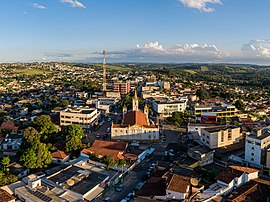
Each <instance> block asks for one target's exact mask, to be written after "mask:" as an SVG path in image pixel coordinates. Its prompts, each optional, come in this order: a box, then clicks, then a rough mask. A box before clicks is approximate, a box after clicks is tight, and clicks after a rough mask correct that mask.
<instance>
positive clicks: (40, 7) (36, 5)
mask: <svg viewBox="0 0 270 202" xmlns="http://www.w3.org/2000/svg"><path fill="white" fill-rule="evenodd" d="M33 7H34V8H37V9H46V7H45V6H43V5H41V4H37V3H34V4H33Z"/></svg>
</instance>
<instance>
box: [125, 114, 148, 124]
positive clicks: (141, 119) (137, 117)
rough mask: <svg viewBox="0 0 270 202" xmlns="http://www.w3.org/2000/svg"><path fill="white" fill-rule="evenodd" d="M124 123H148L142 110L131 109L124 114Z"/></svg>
mask: <svg viewBox="0 0 270 202" xmlns="http://www.w3.org/2000/svg"><path fill="white" fill-rule="evenodd" d="M123 124H124V125H140V126H144V125H148V124H147V118H146V115H145V114H144V113H143V112H141V111H131V112H127V113H126V114H125V115H124V120H123Z"/></svg>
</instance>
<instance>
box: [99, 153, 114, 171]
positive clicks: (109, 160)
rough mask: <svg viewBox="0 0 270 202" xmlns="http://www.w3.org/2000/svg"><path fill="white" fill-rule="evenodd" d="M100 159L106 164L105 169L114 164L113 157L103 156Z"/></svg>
mask: <svg viewBox="0 0 270 202" xmlns="http://www.w3.org/2000/svg"><path fill="white" fill-rule="evenodd" d="M102 161H103V162H104V163H105V164H106V165H107V169H109V168H110V167H112V166H114V165H115V164H116V161H115V159H114V158H113V157H112V156H107V155H106V156H104V157H103V158H102Z"/></svg>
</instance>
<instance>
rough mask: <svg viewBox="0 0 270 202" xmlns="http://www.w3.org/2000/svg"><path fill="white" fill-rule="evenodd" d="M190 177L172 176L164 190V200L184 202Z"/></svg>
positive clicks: (188, 189)
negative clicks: (181, 201)
mask: <svg viewBox="0 0 270 202" xmlns="http://www.w3.org/2000/svg"><path fill="white" fill-rule="evenodd" d="M190 187H191V184H190V177H186V176H181V175H178V174H173V176H172V178H171V180H170V181H169V185H168V186H167V188H166V198H167V199H174V200H185V199H186V198H188V194H189V191H190Z"/></svg>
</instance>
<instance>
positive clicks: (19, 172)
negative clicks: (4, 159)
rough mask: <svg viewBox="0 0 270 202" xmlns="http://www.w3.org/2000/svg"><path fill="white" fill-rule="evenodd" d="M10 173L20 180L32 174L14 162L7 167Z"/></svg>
mask: <svg viewBox="0 0 270 202" xmlns="http://www.w3.org/2000/svg"><path fill="white" fill-rule="evenodd" d="M7 168H8V169H9V171H10V173H12V174H14V175H16V176H17V177H18V178H19V179H22V178H23V177H25V176H27V175H28V174H29V172H30V170H29V169H28V168H26V167H24V166H23V165H21V164H20V163H17V162H13V163H11V164H9V165H8V166H7Z"/></svg>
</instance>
